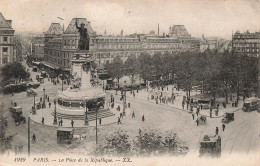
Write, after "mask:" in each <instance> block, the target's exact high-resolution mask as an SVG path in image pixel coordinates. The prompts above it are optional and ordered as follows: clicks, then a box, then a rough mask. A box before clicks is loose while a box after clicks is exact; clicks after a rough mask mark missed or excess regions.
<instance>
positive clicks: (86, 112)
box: [84, 101, 88, 126]
mask: <svg viewBox="0 0 260 166" xmlns="http://www.w3.org/2000/svg"><path fill="white" fill-rule="evenodd" d="M84 120H85V123H84V125H85V126H87V125H88V107H87V101H86V111H85V117H84Z"/></svg>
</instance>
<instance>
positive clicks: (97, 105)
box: [95, 102, 101, 145]
mask: <svg viewBox="0 0 260 166" xmlns="http://www.w3.org/2000/svg"><path fill="white" fill-rule="evenodd" d="M100 103H101V102H97V103H96V106H95V109H96V145H97V143H98V137H97V112H98V110H99V106H100Z"/></svg>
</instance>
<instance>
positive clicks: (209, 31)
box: [0, 0, 260, 39]
mask: <svg viewBox="0 0 260 166" xmlns="http://www.w3.org/2000/svg"><path fill="white" fill-rule="evenodd" d="M0 12H2V14H3V15H4V17H5V18H6V19H12V20H13V28H14V29H15V30H16V31H18V32H21V31H35V32H43V31H46V30H47V29H48V27H49V26H50V24H51V23H52V22H58V23H61V24H64V25H65V27H66V26H67V25H68V24H69V22H70V21H71V19H72V18H74V17H83V18H87V20H88V21H90V22H91V25H92V28H93V29H94V31H96V32H97V33H98V34H103V33H104V31H105V29H106V31H107V34H114V35H117V34H120V32H121V30H122V29H123V30H124V34H131V33H135V32H137V33H143V32H145V33H148V32H149V31H150V30H154V31H156V32H157V26H158V24H160V33H161V34H162V33H163V32H165V33H168V31H169V26H172V25H179V24H183V25H185V27H186V29H187V30H188V32H189V33H190V34H191V35H192V36H194V37H201V35H202V33H204V34H205V36H219V37H223V38H227V39H229V38H231V34H232V30H233V31H236V30H240V31H241V32H242V31H245V30H247V29H248V30H250V31H257V30H260V0H0ZM57 17H61V18H64V21H62V20H59V19H58V18H57Z"/></svg>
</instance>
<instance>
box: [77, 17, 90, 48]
mask: <svg viewBox="0 0 260 166" xmlns="http://www.w3.org/2000/svg"><path fill="white" fill-rule="evenodd" d="M75 25H76V28H77V29H78V31H79V33H80V39H79V44H78V49H79V50H89V34H88V30H87V28H85V24H84V23H81V24H80V27H79V26H78V20H76V23H75Z"/></svg>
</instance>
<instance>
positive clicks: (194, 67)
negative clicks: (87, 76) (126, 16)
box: [105, 50, 258, 99]
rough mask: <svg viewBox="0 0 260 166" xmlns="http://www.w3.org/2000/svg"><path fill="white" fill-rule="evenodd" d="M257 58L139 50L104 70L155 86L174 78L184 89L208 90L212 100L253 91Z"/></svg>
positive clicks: (225, 54)
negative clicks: (146, 81)
mask: <svg viewBox="0 0 260 166" xmlns="http://www.w3.org/2000/svg"><path fill="white" fill-rule="evenodd" d="M257 65H258V58H256V57H248V56H246V55H242V54H241V55H233V54H232V53H231V52H228V51H225V52H224V53H219V52H217V51H214V52H212V51H209V50H207V51H205V52H203V53H193V52H183V53H175V54H170V53H165V54H160V53H156V54H155V55H153V56H151V55H149V54H148V53H142V54H141V55H140V56H139V57H136V56H134V55H133V56H129V57H128V59H127V60H126V61H125V63H123V61H122V60H121V59H120V57H116V58H115V59H114V61H113V62H112V63H109V64H106V65H105V69H106V70H107V72H108V74H109V75H110V76H111V77H112V78H114V79H118V80H119V79H120V78H121V77H122V76H124V75H128V76H132V78H134V76H136V75H139V76H140V77H141V78H142V79H144V80H149V81H154V82H156V83H158V85H160V84H162V82H165V80H168V81H173V82H174V83H175V84H177V86H178V87H179V88H181V89H183V90H185V91H187V92H190V90H192V88H193V87H195V86H196V87H199V88H200V89H201V93H210V94H211V95H212V97H213V98H214V99H215V98H216V97H217V96H219V95H222V96H223V95H225V96H226V98H227V96H228V94H229V93H234V92H237V93H239V92H240V93H241V91H243V93H246V94H247V93H248V92H249V91H250V90H256V86H257V75H258V68H257Z"/></svg>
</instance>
